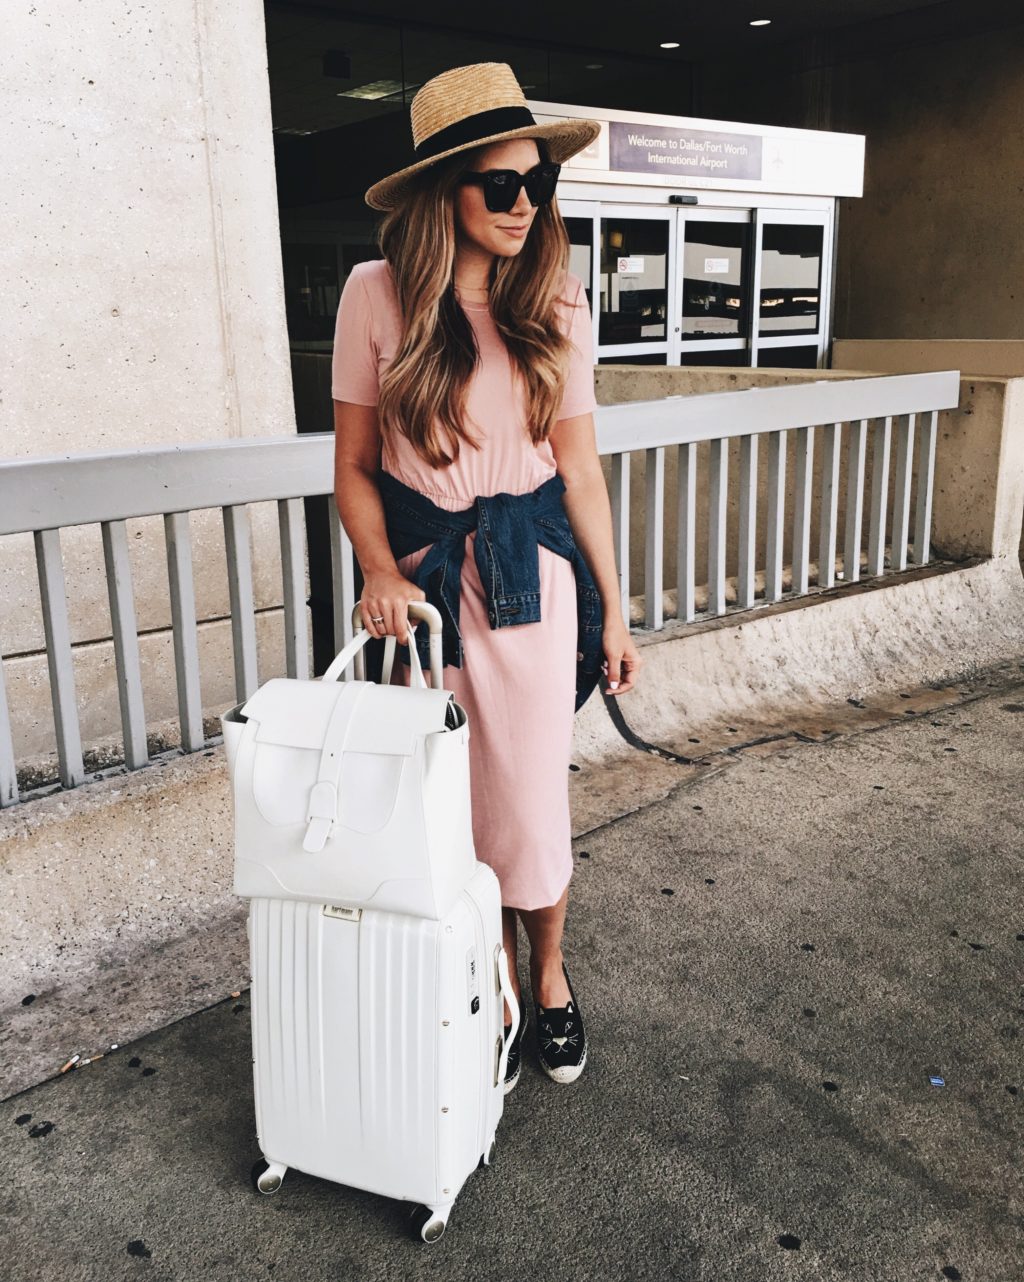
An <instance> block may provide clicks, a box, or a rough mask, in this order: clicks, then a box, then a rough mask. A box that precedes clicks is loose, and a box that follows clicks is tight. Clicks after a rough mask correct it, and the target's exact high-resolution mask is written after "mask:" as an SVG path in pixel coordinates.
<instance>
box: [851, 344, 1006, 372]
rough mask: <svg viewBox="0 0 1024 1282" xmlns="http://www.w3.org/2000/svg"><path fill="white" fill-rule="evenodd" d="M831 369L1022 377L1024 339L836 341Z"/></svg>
mask: <svg viewBox="0 0 1024 1282" xmlns="http://www.w3.org/2000/svg"><path fill="white" fill-rule="evenodd" d="M832 368H833V369H834V370H838V371H840V372H842V371H843V370H865V369H870V370H877V371H878V372H879V373H882V374H919V373H923V372H924V371H925V370H938V369H958V370H960V372H961V373H962V374H972V375H976V376H977V375H991V374H994V375H996V377H999V378H1019V377H1020V376H1021V375H1024V338H1004V339H998V338H837V339H836V340H835V341H834V342H833V344H832Z"/></svg>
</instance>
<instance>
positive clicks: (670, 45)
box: [661, 40, 679, 49]
mask: <svg viewBox="0 0 1024 1282" xmlns="http://www.w3.org/2000/svg"><path fill="white" fill-rule="evenodd" d="M661 47H662V49H678V48H679V41H678V40H663V41H662V44H661Z"/></svg>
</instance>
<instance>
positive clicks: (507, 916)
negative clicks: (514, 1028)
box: [501, 908, 521, 1025]
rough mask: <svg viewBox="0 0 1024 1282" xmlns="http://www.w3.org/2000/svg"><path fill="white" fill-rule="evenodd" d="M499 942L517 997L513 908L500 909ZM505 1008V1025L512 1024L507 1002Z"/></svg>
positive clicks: (517, 935) (517, 981)
mask: <svg viewBox="0 0 1024 1282" xmlns="http://www.w3.org/2000/svg"><path fill="white" fill-rule="evenodd" d="M501 942H502V944H503V946H504V948H505V952H506V953H507V954H508V975H509V979H510V980H511V981H512V991H513V992H514V993H515V995H516V996H517V997H518V996H519V995H520V992H521V987H520V984H519V969H518V967H517V966H516V953H517V950H518V945H519V924H518V922H517V920H516V909H515V908H502V910H501ZM503 1005H504V1007H505V1023H506V1025H508V1024H511V1023H512V1012H511V1011H510V1010H509V1006H508V1002H504V1003H503Z"/></svg>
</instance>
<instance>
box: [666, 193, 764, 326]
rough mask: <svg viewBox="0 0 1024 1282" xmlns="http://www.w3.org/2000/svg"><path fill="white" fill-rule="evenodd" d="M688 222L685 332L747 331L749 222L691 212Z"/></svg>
mask: <svg viewBox="0 0 1024 1282" xmlns="http://www.w3.org/2000/svg"><path fill="white" fill-rule="evenodd" d="M685 227H686V232H685V235H686V243H685V246H684V248H683V309H682V333H683V334H685V335H687V336H688V337H690V338H715V337H717V336H722V335H734V336H735V335H741V336H742V337H744V338H745V337H747V336H748V335H749V332H750V329H749V308H748V295H747V259H748V255H749V252H750V226H749V224H747V223H732V222H711V221H705V220H701V219H697V218H688V219H687V220H686V224H685Z"/></svg>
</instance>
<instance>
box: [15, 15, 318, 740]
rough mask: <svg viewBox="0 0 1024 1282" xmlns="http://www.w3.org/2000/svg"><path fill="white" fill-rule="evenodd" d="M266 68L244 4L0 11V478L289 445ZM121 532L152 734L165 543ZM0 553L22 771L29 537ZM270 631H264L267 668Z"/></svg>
mask: <svg viewBox="0 0 1024 1282" xmlns="http://www.w3.org/2000/svg"><path fill="white" fill-rule="evenodd" d="M72 32H73V33H74V37H73V38H70V33H72ZM266 63H267V55H266V40H265V33H264V18H263V5H262V3H261V0H223V2H221V3H217V4H212V3H208V2H207V0H200V3H197V4H195V5H168V4H163V5H155V6H148V7H144V8H138V9H135V10H131V9H129V10H120V9H118V10H112V9H111V8H110V6H109V5H106V4H103V3H102V2H101V0H85V2H84V3H83V2H82V0H54V3H52V4H48V5H46V6H38V7H37V6H32V5H28V4H18V5H14V6H11V7H9V9H8V11H7V12H6V13H5V19H4V41H3V46H2V50H0V68H2V69H3V71H4V72H5V73H6V74H4V75H3V77H2V85H3V89H2V90H0V92H2V93H3V95H4V102H3V108H4V110H3V115H4V121H5V129H4V175H5V181H4V192H3V211H4V244H3V249H2V250H0V252H2V253H3V254H5V255H8V256H9V260H8V262H7V264H6V270H5V272H4V279H5V281H6V282H7V287H6V289H5V306H4V307H3V308H2V309H0V354H2V363H3V368H4V385H3V397H2V404H0V416H2V417H0V457H6V458H11V457H29V456H42V455H54V454H60V453H79V452H82V451H87V450H90V451H91V450H115V449H125V448H130V447H132V446H134V445H156V444H164V443H166V444H169V445H173V444H179V443H183V442H188V441H202V440H221V439H224V438H225V437H228V438H232V437H265V436H280V435H285V434H288V433H290V432H293V431H294V430H295V421H294V411H293V405H292V392H291V369H290V355H289V349H288V336H287V332H286V326H285V313H284V295H283V286H282V272H281V248H280V235H279V228H278V215H277V193H276V187H275V181H274V153H273V146H272V134H271V119H270V95H269V85H268V81H267V77H266V75H265V74H264V69H265V67H266ZM250 521H251V530H252V538H253V544H254V547H253V552H254V566H255V567H256V583H255V585H254V586H255V593H256V603H257V609H258V610H261V611H272V610H273V609H274V608H275V607H276V606H278V605H279V604H280V601H281V591H280V586H279V583H280V578H279V571H278V565H277V556H278V552H277V518H276V513H275V512H274V511H273V509H272V508H267V506H266V505H264V506H263V507H262V508H254V509H253V510H252V512H251V515H250ZM128 524H129V543H130V546H131V551H132V562H133V572H134V588H135V602H136V610H137V613H138V619H139V627H140V629H141V630H142V631H143V632H144V633H145V634H146V635H145V639H144V643H143V682H144V691H145V694H146V701H147V712H148V714H149V716H150V717H151V718H152V719H153V720H159V719H161V718H162V717H167V716H172V715H173V713H174V708H175V705H174V694H173V681H169V679H168V671H169V669H168V663H169V658H168V656H169V653H170V634H169V633H168V632H167V629H168V627H169V625H170V605H169V597H168V588H167V573H166V563H165V556H164V546H163V529H162V523H161V522H160V521H159V519H157V520H145V521H134V522H129V523H128ZM192 527H193V539H194V550H195V577H196V583H197V589H198V596H199V600H198V602H197V605H198V613H199V618H200V619H201V620H205V621H206V624H205V625H204V628H203V629H201V634H202V637H203V647H204V655H203V657H204V677H206V676H207V674H208V681H207V684H206V688H205V690H204V693H206V694H207V695H208V697H209V698H210V699H211V701H217V700H218V699H219V698H220V695H221V692H222V691H223V690H224V689H225V679H224V675H225V672H226V671H229V670H230V658H231V643H230V636H229V635H228V634H229V631H230V630H229V629H228V628H227V626H226V625H225V624H224V620H225V618H226V616H227V614H228V593H227V579H226V573H225V563H224V543H223V532H222V529H221V526H220V517H219V513H200V514H197V515H196V516H195V517H194V518H193V521H192ZM0 544H2V547H0V552H2V557H3V573H4V593H5V608H4V610H3V612H2V614H0V653H2V654H3V655H4V656H5V657H7V658H8V660H9V662H8V664H7V678H8V684H9V693H10V697H11V701H12V704H13V705H14V707H15V709H16V711H15V724H14V734H15V741H16V749H17V750H18V752H19V753H20V754H25V753H33V752H35V751H37V750H43V749H44V747H45V746H46V745H48V744H49V743H50V741H51V740H52V722H51V714H50V708H49V693H48V688H47V683H46V679H45V672H44V668H43V666H42V660H41V655H40V652H41V650H42V646H43V635H42V624H41V618H40V611H39V598H38V585H37V579H36V569H35V558H34V552H33V548H32V541H31V538H28V537H22V538H10V539H4V540H0ZM62 549H63V554H64V563H65V572H66V576H67V580H68V584H69V611H70V622H71V634H72V640H73V642H74V643H75V645H76V650H75V658H76V675H77V677H78V680H79V684H80V687H81V690H82V696H83V697H82V710H83V733H84V736H85V738H86V741H87V742H91V741H96V740H98V739H102V738H103V736H104V735H105V734H106V733H107V732H108V730H110V729H111V728H113V729H114V730H115V731H116V726H117V721H118V718H117V714H116V711H114V713H113V718H112V716H111V712H112V705H111V702H110V694H111V691H112V682H111V680H110V672H111V668H112V662H113V654H112V647H111V645H110V643H109V641H108V640H106V638H109V635H110V622H109V615H108V607H107V601H106V588H105V585H104V579H103V576H102V553H101V551H100V535H99V530H98V529H97V528H95V527H92V528H89V527H85V528H82V529H79V530H70V531H67V532H65V533H64V534H63V535H62ZM218 621H219V627H218ZM279 632H280V629H275V628H274V627H273V626H269V625H266V626H263V627H262V628H261V640H262V641H263V642H264V654H265V663H266V666H267V669H268V670H269V669H270V668H275V667H277V666H278V665H279V662H280V652H281V645H280V643H279V641H278V634H279ZM170 670H171V671H173V663H171V669H170Z"/></svg>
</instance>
